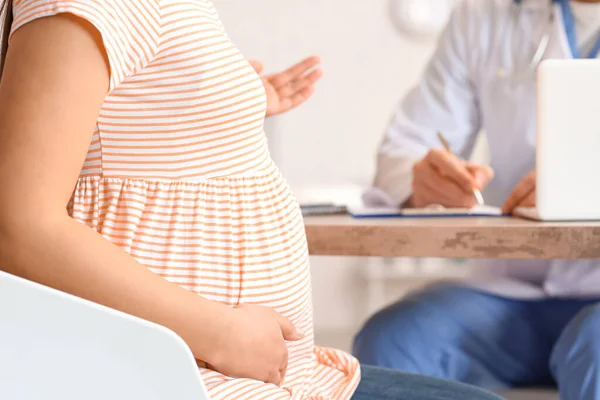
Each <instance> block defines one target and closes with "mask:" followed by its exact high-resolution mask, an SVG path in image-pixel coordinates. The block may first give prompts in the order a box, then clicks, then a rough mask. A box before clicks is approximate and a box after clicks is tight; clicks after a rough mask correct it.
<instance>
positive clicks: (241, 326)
mask: <svg viewBox="0 0 600 400" xmlns="http://www.w3.org/2000/svg"><path fill="white" fill-rule="evenodd" d="M226 318H229V321H228V324H227V325H228V328H227V329H225V330H224V331H223V332H221V335H220V338H219V339H220V340H219V341H218V343H215V346H214V355H212V357H210V358H211V359H210V360H207V365H208V367H209V368H211V369H214V370H215V371H219V372H221V373H223V374H225V375H227V376H232V377H237V378H250V379H256V380H259V381H263V382H267V383H273V384H275V385H279V384H280V383H281V381H282V380H283V378H284V376H285V373H286V370H287V363H288V348H287V345H286V343H285V341H286V340H288V341H290V340H300V339H302V338H303V337H304V334H302V333H301V332H299V331H298V330H297V329H296V327H295V326H294V325H293V324H292V323H291V322H290V321H289V320H288V319H287V318H285V317H283V316H282V315H280V314H279V313H277V312H276V311H275V310H273V309H272V308H268V307H262V306H257V305H252V304H242V305H240V306H239V307H237V308H235V309H233V310H231V312H230V313H228V316H227V317H226Z"/></svg>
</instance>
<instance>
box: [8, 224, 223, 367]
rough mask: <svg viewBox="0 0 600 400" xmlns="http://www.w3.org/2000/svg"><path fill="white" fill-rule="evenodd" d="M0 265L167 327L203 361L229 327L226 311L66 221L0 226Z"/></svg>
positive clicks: (92, 232) (88, 229)
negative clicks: (226, 327)
mask: <svg viewBox="0 0 600 400" xmlns="http://www.w3.org/2000/svg"><path fill="white" fill-rule="evenodd" d="M0 260H2V262H1V263H0V269H3V270H5V271H6V272H9V273H12V274H14V275H17V276H21V277H23V278H26V279H29V280H32V281H35V282H38V283H41V284H43V285H46V286H50V287H53V288H55V289H58V290H61V291H64V292H67V293H70V294H73V295H75V296H78V297H82V298H84V299H87V300H91V301H93V302H96V303H99V304H103V305H105V306H108V307H111V308H113V309H116V310H120V311H123V312H126V313H128V314H132V315H135V316H138V317H140V318H143V319H146V320H149V321H152V322H155V323H158V324H160V325H163V326H166V327H168V328H170V329H171V330H173V331H175V332H176V333H177V334H179V335H180V336H181V337H182V338H183V339H184V340H185V341H186V342H187V344H188V345H189V346H190V348H191V349H192V352H193V353H194V355H195V356H196V358H199V359H202V360H206V361H210V359H211V353H212V352H213V351H214V349H215V343H217V342H218V339H219V332H222V331H223V329H225V326H226V324H227V323H228V322H227V318H228V316H229V312H228V311H229V310H230V309H229V308H228V307H226V306H224V305H222V304H219V303H215V302H212V301H209V300H207V299H204V298H202V297H200V296H198V295H196V294H195V293H193V292H190V291H187V290H185V289H183V288H181V287H179V286H177V285H176V284H173V283H170V282H168V281H166V280H164V279H163V278H161V277H160V276H158V275H156V274H154V273H152V272H151V271H149V270H148V269H147V268H146V267H144V266H142V265H141V264H139V263H138V262H136V261H135V260H134V259H133V258H132V257H131V256H129V255H128V254H127V253H125V252H124V251H123V250H121V249H120V248H119V247H117V246H116V245H114V244H112V243H110V242H109V241H107V240H106V239H104V238H103V237H102V236H101V235H99V234H98V233H96V232H95V231H93V230H92V229H90V228H89V227H87V226H85V225H83V224H80V223H79V222H77V221H75V220H73V219H71V218H69V217H68V216H64V217H58V218H55V219H54V220H53V221H49V220H47V221H41V222H40V221H35V222H32V221H23V220H21V221H20V222H19V223H13V224H12V226H9V224H8V223H6V222H5V223H2V221H0ZM209 343H210V344H212V345H210V346H209V345H208V344H209Z"/></svg>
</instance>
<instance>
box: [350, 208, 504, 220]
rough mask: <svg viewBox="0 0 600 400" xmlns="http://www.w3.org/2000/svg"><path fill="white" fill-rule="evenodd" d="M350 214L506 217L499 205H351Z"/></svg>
mask: <svg viewBox="0 0 600 400" xmlns="http://www.w3.org/2000/svg"><path fill="white" fill-rule="evenodd" d="M348 214H350V215H351V216H352V217H353V218H468V217H504V216H507V215H506V214H503V213H502V210H501V209H500V208H498V207H492V206H486V205H483V206H475V207H473V208H445V207H443V206H439V205H432V206H429V207H425V208H394V207H349V208H348Z"/></svg>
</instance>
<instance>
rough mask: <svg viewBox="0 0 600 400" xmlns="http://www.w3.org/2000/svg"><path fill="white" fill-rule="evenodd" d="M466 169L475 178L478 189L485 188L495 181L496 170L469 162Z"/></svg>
mask: <svg viewBox="0 0 600 400" xmlns="http://www.w3.org/2000/svg"><path fill="white" fill-rule="evenodd" d="M466 168H467V170H468V171H469V173H470V174H471V176H473V179H474V180H475V186H477V189H483V188H485V187H486V186H487V185H488V183H490V181H491V180H492V179H494V170H493V169H491V168H490V167H488V166H486V165H481V164H476V163H472V162H468V163H466Z"/></svg>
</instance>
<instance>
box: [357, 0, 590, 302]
mask: <svg viewBox="0 0 600 400" xmlns="http://www.w3.org/2000/svg"><path fill="white" fill-rule="evenodd" d="M549 3H550V2H549V1H548V0H529V1H528V0H524V1H523V6H522V7H523V8H522V10H521V11H520V17H519V14H516V10H517V9H516V8H515V7H516V6H515V5H514V4H513V1H512V0H464V1H463V2H462V3H461V4H460V5H459V6H458V7H457V9H456V10H455V12H454V14H453V16H452V18H451V20H450V22H449V24H448V27H447V28H446V30H445V32H444V33H443V34H442V37H441V38H440V42H439V45H438V47H437V50H436V51H435V53H434V55H433V57H432V59H431V61H430V63H429V65H428V67H427V69H426V71H425V74H424V76H423V77H422V80H421V81H420V83H419V84H418V86H417V87H416V88H415V89H414V90H412V91H411V92H410V93H409V94H408V96H407V97H406V98H404V99H403V100H402V101H401V102H400V104H399V105H398V107H397V108H396V110H395V115H394V117H393V119H392V121H391V123H390V125H389V128H388V131H387V133H386V135H385V138H384V140H383V142H382V144H381V147H380V151H379V155H378V165H377V174H376V178H375V183H374V187H375V190H374V191H373V190H372V191H371V192H370V193H368V195H367V196H365V199H367V200H369V199H371V200H372V199H373V198H374V197H376V196H373V195H374V194H376V192H377V191H378V190H379V191H383V192H384V193H386V194H387V196H386V197H387V202H391V203H394V204H401V203H402V202H404V201H405V200H406V199H407V198H408V197H409V196H410V193H411V181H412V165H413V164H414V163H415V162H416V161H417V160H419V159H421V158H422V157H423V156H424V155H425V154H426V153H427V152H428V151H429V150H430V149H431V148H433V147H440V144H439V142H438V139H437V138H436V132H437V131H438V130H441V131H443V132H444V134H445V135H446V137H447V138H448V141H449V142H450V144H451V146H452V148H453V149H454V150H455V151H456V152H457V153H459V154H460V155H461V156H462V157H465V158H468V157H470V156H471V152H472V150H473V146H474V143H475V139H476V136H477V134H478V132H480V131H481V130H484V131H485V132H486V133H487V138H488V142H489V145H490V155H491V167H492V168H493V169H494V171H495V178H494V180H493V181H492V182H491V183H490V185H489V186H488V187H487V188H486V189H485V191H484V197H485V199H486V202H487V203H489V204H491V205H498V206H499V205H501V204H502V203H503V202H504V200H505V199H506V198H507V196H508V195H509V194H510V193H511V191H512V190H513V188H514V187H515V185H516V184H517V183H518V182H519V180H520V179H521V178H522V177H523V176H524V175H525V174H527V173H528V172H529V171H531V170H532V169H534V167H535V75H534V74H533V73H530V74H528V75H526V76H525V77H523V76H515V73H518V74H519V75H522V74H523V72H526V71H527V65H528V63H529V62H530V61H531V59H532V58H533V55H534V53H535V51H536V49H537V47H538V45H539V43H540V40H541V38H542V36H543V33H544V30H545V29H548V23H549V22H548V18H549V7H550V4H549ZM553 7H554V12H555V18H554V22H553V26H552V27H551V32H552V33H551V38H550V43H549V45H548V48H547V50H546V53H545V58H570V57H571V51H570V48H569V45H568V42H567V37H566V33H565V30H564V27H563V19H562V14H561V10H560V6H558V5H554V6H553ZM500 69H502V70H504V71H506V77H504V78H502V77H500V76H499V74H498V71H499V70H500ZM573 100H574V101H575V100H576V99H573ZM470 263H471V265H472V266H473V267H476V268H474V270H475V271H476V273H477V277H476V278H474V280H473V281H474V284H475V285H477V286H479V287H484V288H486V289H487V290H490V291H493V292H496V293H499V294H503V295H507V296H512V297H520V298H532V297H544V296H557V297H586V296H599V297H600V268H598V266H600V263H599V262H597V261H593V260H590V261H577V262H573V261H542V260H540V261H524V260H517V261H515V260H472V261H470Z"/></svg>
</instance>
